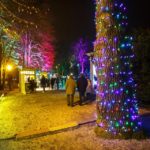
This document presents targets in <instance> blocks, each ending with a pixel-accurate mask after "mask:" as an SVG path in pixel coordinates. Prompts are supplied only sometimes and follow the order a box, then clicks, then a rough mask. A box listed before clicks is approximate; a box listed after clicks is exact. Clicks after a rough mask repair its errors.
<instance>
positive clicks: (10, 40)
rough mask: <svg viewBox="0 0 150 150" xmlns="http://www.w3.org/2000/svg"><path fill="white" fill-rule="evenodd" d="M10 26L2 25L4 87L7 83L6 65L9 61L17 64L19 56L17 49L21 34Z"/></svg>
mask: <svg viewBox="0 0 150 150" xmlns="http://www.w3.org/2000/svg"><path fill="white" fill-rule="evenodd" d="M8 27H9V26H6V25H5V26H1V27H0V85H1V78H2V75H3V83H2V84H3V87H4V84H5V68H6V65H7V64H8V63H9V62H11V63H14V64H17V58H18V56H17V54H16V52H15V50H16V48H17V46H18V40H19V36H18V35H17V34H16V32H15V31H12V30H10V29H9V28H8Z"/></svg>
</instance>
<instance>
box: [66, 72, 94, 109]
mask: <svg viewBox="0 0 150 150" xmlns="http://www.w3.org/2000/svg"><path fill="white" fill-rule="evenodd" d="M76 87H77V89H78V92H79V105H80V106H82V105H83V104H84V102H85V101H86V100H95V98H96V94H95V90H94V88H93V86H92V83H91V80H90V79H87V78H85V76H84V74H80V76H79V78H78V80H77V82H76V81H75V80H74V79H73V76H72V75H70V76H69V78H68V79H67V81H66V95H67V104H68V106H72V107H73V106H74V95H75V91H76Z"/></svg>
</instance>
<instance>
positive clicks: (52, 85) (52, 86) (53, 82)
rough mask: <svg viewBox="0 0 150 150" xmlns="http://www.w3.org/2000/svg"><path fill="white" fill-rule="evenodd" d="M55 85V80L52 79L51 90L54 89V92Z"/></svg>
mask: <svg viewBox="0 0 150 150" xmlns="http://www.w3.org/2000/svg"><path fill="white" fill-rule="evenodd" d="M54 84H55V78H54V77H52V78H51V88H52V90H53V89H54Z"/></svg>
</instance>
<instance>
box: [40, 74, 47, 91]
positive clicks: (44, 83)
mask: <svg viewBox="0 0 150 150" xmlns="http://www.w3.org/2000/svg"><path fill="white" fill-rule="evenodd" d="M41 86H42V87H43V92H45V87H46V78H45V77H44V75H42V78H41Z"/></svg>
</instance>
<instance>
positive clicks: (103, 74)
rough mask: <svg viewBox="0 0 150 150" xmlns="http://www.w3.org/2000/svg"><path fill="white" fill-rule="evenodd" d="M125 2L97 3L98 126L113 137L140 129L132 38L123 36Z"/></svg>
mask: <svg viewBox="0 0 150 150" xmlns="http://www.w3.org/2000/svg"><path fill="white" fill-rule="evenodd" d="M124 1H125V0H96V14H95V15H96V31H97V34H96V41H95V43H94V47H95V52H94V53H95V56H94V60H95V63H96V66H97V67H96V71H97V77H98V85H97V87H98V89H97V97H98V102H97V109H98V120H97V122H98V126H100V127H102V128H104V129H105V130H106V131H107V132H110V133H113V134H114V135H116V134H118V133H127V132H129V133H133V132H136V131H138V130H139V127H140V126H141V122H140V121H137V119H138V106H137V99H136V90H135V88H136V84H135V82H134V79H133V74H132V71H131V70H132V59H133V58H134V54H133V53H132V50H133V46H132V37H130V36H124V33H125V27H126V26H127V25H128V23H127V16H126V11H127V8H126V6H125V4H124V3H123V2H124Z"/></svg>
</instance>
